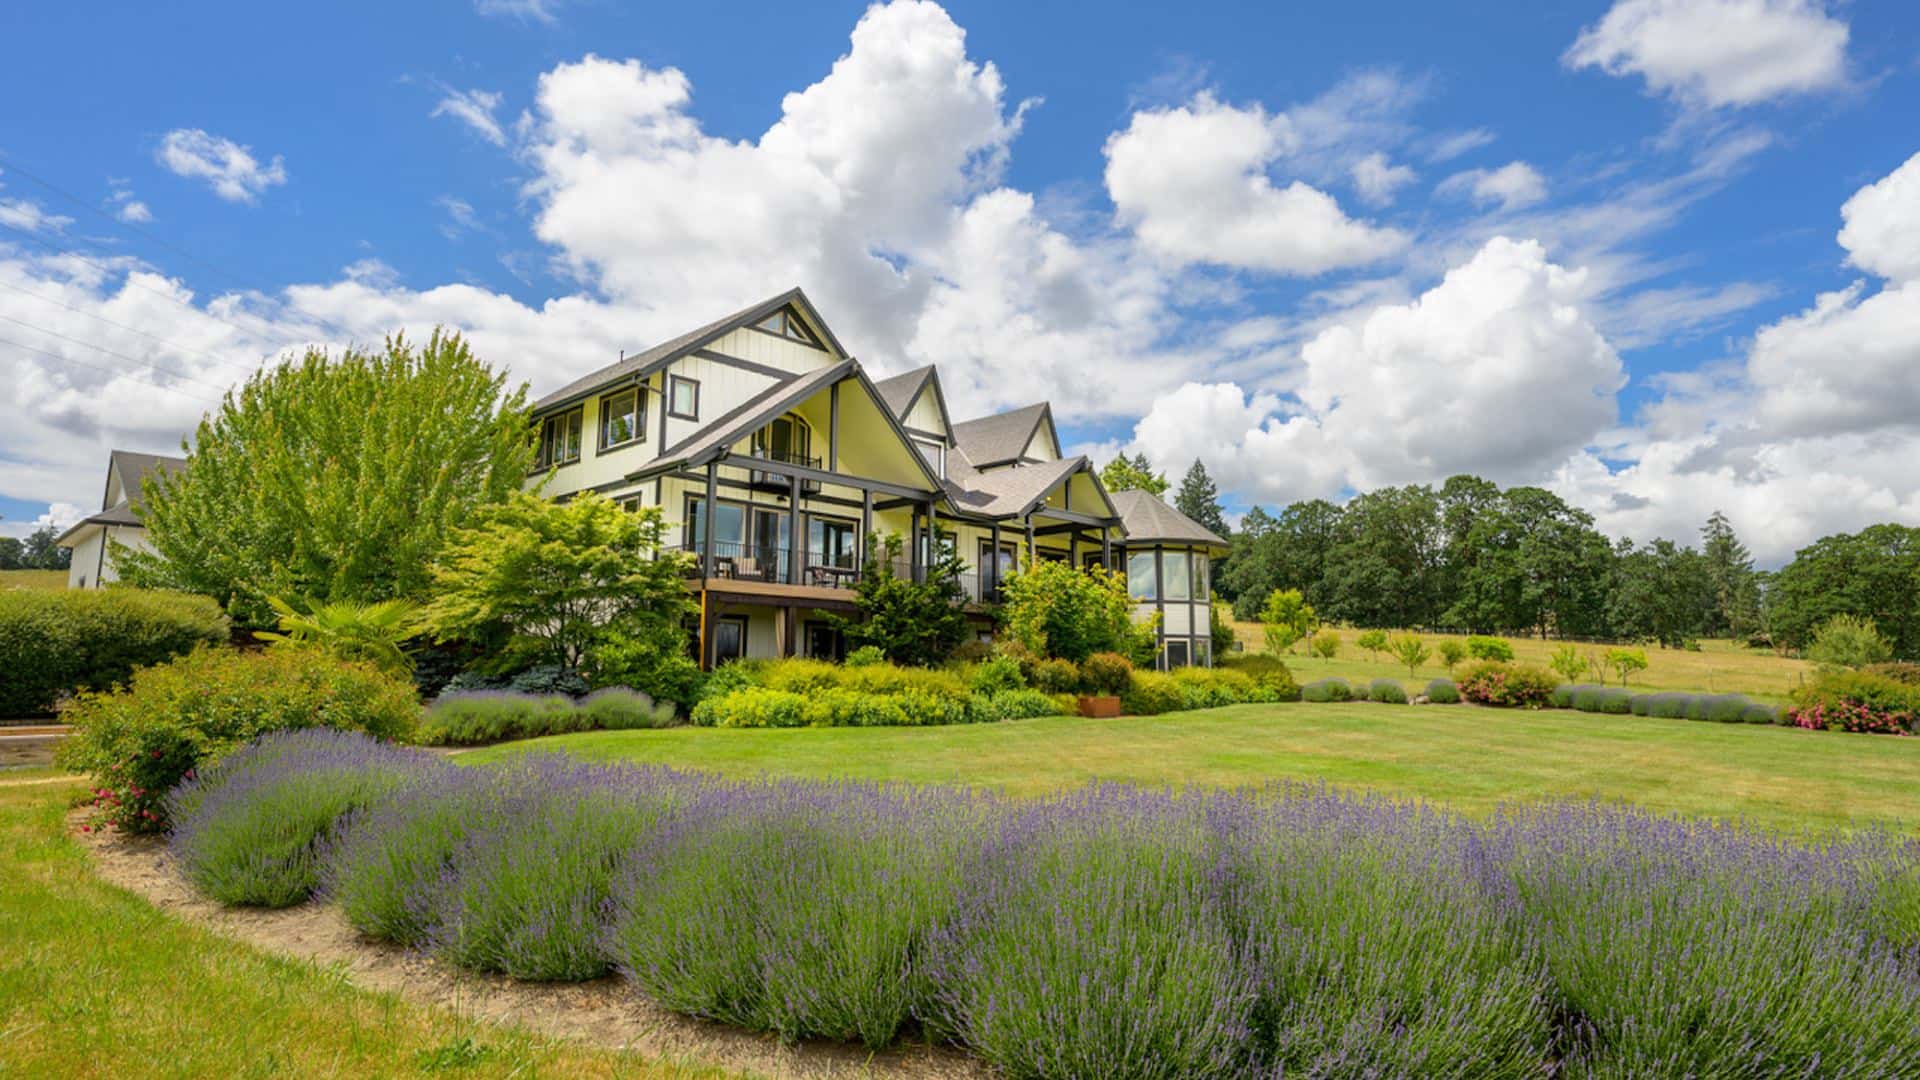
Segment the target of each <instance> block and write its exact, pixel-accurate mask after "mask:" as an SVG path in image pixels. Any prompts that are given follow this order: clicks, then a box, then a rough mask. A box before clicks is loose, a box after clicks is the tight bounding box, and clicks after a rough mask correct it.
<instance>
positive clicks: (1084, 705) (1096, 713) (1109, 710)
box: [1080, 694, 1120, 720]
mask: <svg viewBox="0 0 1920 1080" xmlns="http://www.w3.org/2000/svg"><path fill="white" fill-rule="evenodd" d="M1080 715H1081V716H1090V717H1092V718H1094V719H1095V720H1109V719H1112V718H1113V717H1116V716H1119V715H1120V699H1119V698H1117V697H1114V696H1113V695H1111V694H1101V695H1098V696H1094V697H1083V698H1081V699H1080Z"/></svg>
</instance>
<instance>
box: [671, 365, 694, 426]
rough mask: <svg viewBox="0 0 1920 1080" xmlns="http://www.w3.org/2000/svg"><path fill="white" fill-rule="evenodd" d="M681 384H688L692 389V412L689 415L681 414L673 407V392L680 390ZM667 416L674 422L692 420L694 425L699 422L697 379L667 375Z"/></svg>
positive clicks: (688, 376)
mask: <svg viewBox="0 0 1920 1080" xmlns="http://www.w3.org/2000/svg"><path fill="white" fill-rule="evenodd" d="M681 383H688V384H690V385H692V387H693V411H692V412H690V413H686V412H681V411H679V410H678V409H675V408H674V407H673V392H674V391H675V390H678V389H679V388H680V384H681ZM667 415H668V416H671V417H673V418H674V419H675V420H692V421H694V422H696V423H698V422H699V420H700V380H699V379H696V378H694V377H693V376H691V375H668V376H667Z"/></svg>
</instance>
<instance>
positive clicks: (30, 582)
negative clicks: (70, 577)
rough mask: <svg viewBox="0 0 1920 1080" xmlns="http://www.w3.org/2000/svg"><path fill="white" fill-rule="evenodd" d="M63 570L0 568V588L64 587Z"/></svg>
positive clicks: (65, 585) (65, 584)
mask: <svg viewBox="0 0 1920 1080" xmlns="http://www.w3.org/2000/svg"><path fill="white" fill-rule="evenodd" d="M66 587H67V572H66V571H65V570H0V589H64V588H66Z"/></svg>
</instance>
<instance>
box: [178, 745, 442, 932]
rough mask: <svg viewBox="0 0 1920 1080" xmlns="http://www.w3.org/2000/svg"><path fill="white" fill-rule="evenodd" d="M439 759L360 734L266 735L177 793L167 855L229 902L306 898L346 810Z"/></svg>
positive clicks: (279, 903) (273, 903) (192, 777)
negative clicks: (328, 844) (331, 838)
mask: <svg viewBox="0 0 1920 1080" xmlns="http://www.w3.org/2000/svg"><path fill="white" fill-rule="evenodd" d="M436 766H440V763H439V761H438V760H437V759H435V758H434V757H433V756H432V755H430V754H425V753H422V752H421V751H417V750H407V749H403V748H401V747H397V746H393V745H391V744H384V743H378V742H375V741H374V740H372V739H370V738H368V737H367V736H365V735H363V734H360V733H358V732H341V731H328V730H308V731H297V732H283V733H277V734H272V735H267V736H265V737H263V738H261V739H259V740H258V741H256V742H253V743H250V744H248V745H247V746H245V747H243V748H241V749H240V750H239V751H237V752H235V753H234V754H233V755H231V756H229V757H228V758H226V759H225V760H223V761H221V762H220V763H219V764H217V765H214V766H212V767H210V768H208V769H206V770H204V771H202V772H199V773H191V772H190V773H188V775H187V779H186V780H185V781H184V782H182V783H181V784H180V785H179V786H177V787H175V788H174V789H173V790H172V791H171V792H170V793H168V795H167V799H166V805H167V817H168V819H169V820H170V821H172V822H173V832H172V836H171V837H170V839H169V843H168V853H169V854H170V855H172V856H173V858H174V860H175V861H176V862H177V863H178V864H179V866H180V868H181V869H182V870H183V871H184V872H185V873H186V876H187V879H188V880H189V881H191V882H193V884H194V887H195V888H198V889H199V890H200V891H201V892H202V893H204V894H206V895H207V896H210V897H212V898H213V899H215V900H218V901H220V902H221V903H223V904H236V905H249V906H258V907H287V906H288V905H291V904H297V903H300V902H301V901H303V900H305V899H307V897H308V896H309V895H311V894H312V892H313V890H314V888H315V886H316V885H318V884H319V880H320V874H321V869H322V866H323V863H324V858H325V851H326V846H327V842H328V839H329V837H330V836H331V835H332V834H333V832H334V829H335V827H336V826H337V825H338V824H339V822H340V820H341V819H342V818H343V817H346V816H348V815H349V814H351V813H352V812H354V811H356V810H359V809H361V808H363V807H366V806H369V805H372V804H373V803H375V802H377V801H379V800H380V799H381V798H383V797H385V796H386V795H387V794H388V793H389V792H391V791H393V790H394V789H395V788H397V787H399V786H401V785H402V784H404V783H406V782H407V781H408V780H409V779H410V778H411V777H413V776H415V775H417V774H419V773H422V772H430V771H438V770H436V768H435V767H436ZM441 768H444V766H441Z"/></svg>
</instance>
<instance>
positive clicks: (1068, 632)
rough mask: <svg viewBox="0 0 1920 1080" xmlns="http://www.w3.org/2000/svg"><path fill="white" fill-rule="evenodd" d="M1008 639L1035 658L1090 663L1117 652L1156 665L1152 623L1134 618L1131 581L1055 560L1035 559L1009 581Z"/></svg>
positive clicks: (1006, 609) (1031, 559)
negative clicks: (1103, 654) (1093, 658)
mask: <svg viewBox="0 0 1920 1080" xmlns="http://www.w3.org/2000/svg"><path fill="white" fill-rule="evenodd" d="M1005 614H1006V623H1007V634H1008V636H1009V637H1011V638H1013V639H1014V640H1015V641H1018V642H1019V643H1020V644H1022V645H1024V646H1026V647H1027V648H1028V649H1029V650H1031V651H1032V652H1033V653H1034V654H1035V655H1036V656H1052V657H1060V658H1063V659H1067V660H1072V661H1074V662H1075V663H1078V662H1079V661H1082V660H1085V659H1086V658H1087V657H1089V656H1091V655H1093V654H1094V653H1098V652H1116V653H1119V654H1121V655H1122V656H1125V657H1127V658H1128V659H1130V660H1132V661H1133V662H1134V663H1136V664H1141V665H1145V664H1150V663H1152V662H1153V658H1154V650H1155V640H1154V637H1155V635H1154V630H1153V623H1152V622H1151V621H1149V622H1147V623H1144V624H1143V623H1139V622H1136V621H1135V620H1134V604H1133V600H1132V599H1131V598H1130V597H1128V595H1127V578H1126V575H1125V574H1122V573H1119V572H1118V571H1109V570H1102V569H1100V568H1099V567H1088V568H1087V569H1085V570H1081V569H1077V568H1075V567H1074V566H1072V565H1071V564H1069V563H1066V562H1060V561H1056V560H1053V559H1038V560H1036V559H1034V558H1032V553H1031V552H1029V553H1028V559H1027V565H1026V566H1025V567H1024V568H1023V569H1022V570H1021V571H1020V572H1019V573H1017V574H1015V575H1013V576H1012V577H1010V578H1008V579H1007V588H1006V608H1005Z"/></svg>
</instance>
